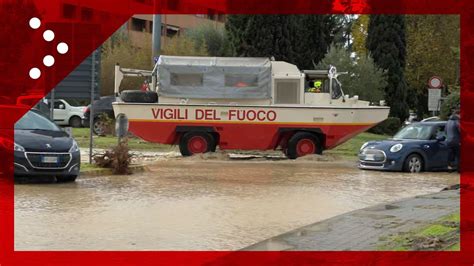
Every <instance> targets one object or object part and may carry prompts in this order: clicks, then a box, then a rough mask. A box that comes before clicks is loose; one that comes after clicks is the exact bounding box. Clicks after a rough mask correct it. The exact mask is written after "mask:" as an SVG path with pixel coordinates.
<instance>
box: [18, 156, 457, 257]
mask: <svg viewBox="0 0 474 266" xmlns="http://www.w3.org/2000/svg"><path fill="white" fill-rule="evenodd" d="M354 166H355V165H354V164H353V163H347V162H313V161H304V160H302V161H278V162H275V161H226V160H219V159H214V160H201V159H192V160H185V159H173V160H168V161H160V162H158V163H156V164H154V165H153V166H151V167H150V170H151V171H150V172H146V173H142V174H136V175H132V176H105V177H90V178H88V177H83V178H80V179H78V181H77V182H76V183H75V184H41V185H38V184H30V185H16V186H15V247H16V250H234V249H240V248H243V247H245V246H248V245H250V244H253V243H255V242H258V241H261V240H264V239H266V238H269V237H272V236H275V235H277V234H280V233H283V232H286V231H289V230H292V229H294V228H297V227H300V226H303V225H307V224H310V223H314V222H316V221H319V220H323V219H326V218H329V217H332V216H335V215H338V214H342V213H344V212H347V211H351V210H354V209H359V208H363V207H367V206H369V205H374V204H378V203H381V202H390V201H394V200H397V199H401V198H405V197H410V196H415V195H419V194H425V193H430V192H437V191H439V190H440V189H442V188H443V187H446V186H448V185H451V184H455V183H458V182H459V176H458V175H457V174H449V173H423V174H419V175H410V174H402V173H382V172H375V171H360V170H358V169H356V168H355V167H354Z"/></svg>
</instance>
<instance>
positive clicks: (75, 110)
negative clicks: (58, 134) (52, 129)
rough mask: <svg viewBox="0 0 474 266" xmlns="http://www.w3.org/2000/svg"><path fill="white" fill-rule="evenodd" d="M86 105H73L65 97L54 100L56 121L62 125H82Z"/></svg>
mask: <svg viewBox="0 0 474 266" xmlns="http://www.w3.org/2000/svg"><path fill="white" fill-rule="evenodd" d="M85 109H86V106H72V105H70V104H69V103H68V102H66V101H65V100H63V99H57V100H54V122H55V123H56V124H57V125H60V126H71V127H81V126H82V118H84V111H85Z"/></svg>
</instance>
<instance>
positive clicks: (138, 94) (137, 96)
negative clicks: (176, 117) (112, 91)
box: [120, 90, 158, 103]
mask: <svg viewBox="0 0 474 266" xmlns="http://www.w3.org/2000/svg"><path fill="white" fill-rule="evenodd" d="M120 98H121V99H122V101H124V102H126V103H156V102H158V93H156V92H154V91H139V90H125V91H122V92H121V93H120Z"/></svg>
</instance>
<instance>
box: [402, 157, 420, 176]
mask: <svg viewBox="0 0 474 266" xmlns="http://www.w3.org/2000/svg"><path fill="white" fill-rule="evenodd" d="M423 167H424V162H423V158H421V156H420V155H418V154H416V153H414V154H410V155H409V156H408V157H407V158H406V160H405V163H404V164H403V170H404V171H405V172H409V173H419V172H421V171H423Z"/></svg>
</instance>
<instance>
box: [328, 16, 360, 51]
mask: <svg viewBox="0 0 474 266" xmlns="http://www.w3.org/2000/svg"><path fill="white" fill-rule="evenodd" d="M331 17H332V19H333V22H334V23H335V24H334V29H333V35H334V39H333V44H335V45H340V46H342V47H345V48H346V49H347V50H348V51H352V45H353V38H352V27H353V24H354V23H355V22H356V16H355V15H332V16H331Z"/></svg>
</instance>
